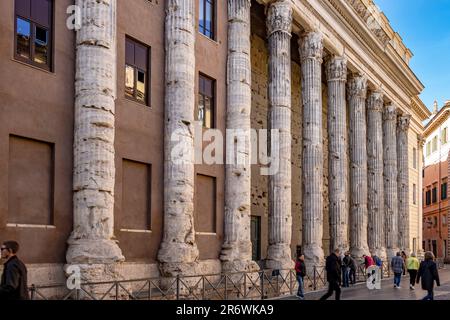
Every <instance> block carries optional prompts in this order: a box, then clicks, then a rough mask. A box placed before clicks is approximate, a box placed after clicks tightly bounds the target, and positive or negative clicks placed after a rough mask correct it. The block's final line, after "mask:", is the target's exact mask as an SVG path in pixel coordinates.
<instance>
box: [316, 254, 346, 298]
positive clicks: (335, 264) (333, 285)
mask: <svg viewBox="0 0 450 320" xmlns="http://www.w3.org/2000/svg"><path fill="white" fill-rule="evenodd" d="M339 254H340V251H339V249H335V250H334V252H333V253H332V254H330V255H329V256H328V257H327V260H326V262H325V270H326V271H327V281H328V292H327V293H325V295H324V296H323V297H322V298H320V300H327V299H328V298H329V297H331V296H332V295H333V291H336V300H340V299H341V288H340V286H341V260H340V257H339Z"/></svg>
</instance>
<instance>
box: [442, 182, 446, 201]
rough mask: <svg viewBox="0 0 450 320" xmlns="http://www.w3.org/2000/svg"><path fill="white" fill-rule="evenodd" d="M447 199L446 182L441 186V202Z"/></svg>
mask: <svg viewBox="0 0 450 320" xmlns="http://www.w3.org/2000/svg"><path fill="white" fill-rule="evenodd" d="M445 199H447V182H444V183H442V184H441V200H445Z"/></svg>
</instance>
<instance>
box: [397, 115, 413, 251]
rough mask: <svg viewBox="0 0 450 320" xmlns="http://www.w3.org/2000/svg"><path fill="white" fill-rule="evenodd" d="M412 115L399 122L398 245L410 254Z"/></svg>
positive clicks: (403, 116)
mask: <svg viewBox="0 0 450 320" xmlns="http://www.w3.org/2000/svg"><path fill="white" fill-rule="evenodd" d="M410 120H411V115H408V114H406V115H401V116H399V117H398V122H397V166H398V179H397V183H398V186H397V187H398V245H399V249H400V250H405V252H407V253H408V254H409V249H410V248H409V246H410V244H409V163H408V149H409V148H408V129H409V123H410Z"/></svg>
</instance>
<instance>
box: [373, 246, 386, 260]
mask: <svg viewBox="0 0 450 320" xmlns="http://www.w3.org/2000/svg"><path fill="white" fill-rule="evenodd" d="M370 252H372V254H375V255H377V256H378V257H379V258H380V259H381V261H386V258H387V253H386V248H377V249H373V250H370Z"/></svg>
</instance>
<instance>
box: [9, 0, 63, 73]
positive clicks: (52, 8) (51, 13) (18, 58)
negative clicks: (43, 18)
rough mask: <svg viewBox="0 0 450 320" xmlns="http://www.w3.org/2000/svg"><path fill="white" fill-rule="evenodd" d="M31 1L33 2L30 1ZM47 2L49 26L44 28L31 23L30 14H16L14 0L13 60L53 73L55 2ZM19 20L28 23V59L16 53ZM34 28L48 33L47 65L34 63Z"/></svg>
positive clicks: (50, 0) (51, 0) (52, 0)
mask: <svg viewBox="0 0 450 320" xmlns="http://www.w3.org/2000/svg"><path fill="white" fill-rule="evenodd" d="M31 1H33V0H31ZM48 2H49V4H50V5H49V16H50V19H49V20H50V25H49V27H48V28H47V27H44V26H43V25H41V24H39V23H37V22H35V21H33V20H32V19H31V14H30V16H29V17H24V16H22V15H20V14H18V13H17V6H16V0H14V60H16V61H20V62H23V63H25V64H28V65H31V66H33V67H36V68H39V69H42V70H45V71H48V72H53V69H54V46H53V43H54V29H55V14H54V13H55V1H54V0H48ZM18 18H20V19H22V20H25V21H27V22H29V23H30V52H29V53H30V58H28V59H27V58H24V57H22V56H20V55H19V54H18V53H17V48H18V46H17V19H18ZM36 27H40V28H42V29H45V30H47V32H48V51H47V52H48V54H47V60H48V61H47V63H46V64H43V63H38V62H36V61H34V57H35V49H36V45H35V41H36Z"/></svg>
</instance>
